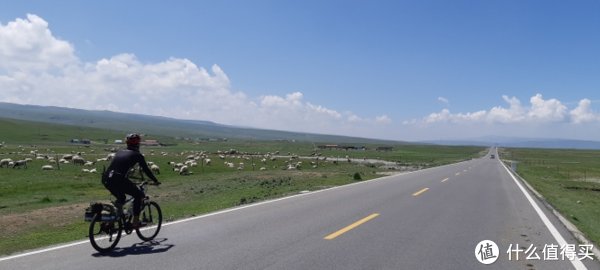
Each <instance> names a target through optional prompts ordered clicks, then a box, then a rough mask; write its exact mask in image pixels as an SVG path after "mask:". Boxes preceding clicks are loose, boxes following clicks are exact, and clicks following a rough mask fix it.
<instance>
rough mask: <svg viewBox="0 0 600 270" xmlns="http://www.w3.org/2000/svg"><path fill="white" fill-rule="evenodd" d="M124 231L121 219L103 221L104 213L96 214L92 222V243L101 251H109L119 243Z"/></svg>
mask: <svg viewBox="0 0 600 270" xmlns="http://www.w3.org/2000/svg"><path fill="white" fill-rule="evenodd" d="M122 231H123V224H122V223H121V220H115V221H102V214H96V215H94V217H93V219H92V222H91V223H90V230H89V238H90V243H91V244H92V247H94V248H95V249H96V250H97V251H99V252H100V253H105V252H109V251H111V250H112V249H114V248H115V247H116V246H117V243H119V240H120V239H121V232H122Z"/></svg>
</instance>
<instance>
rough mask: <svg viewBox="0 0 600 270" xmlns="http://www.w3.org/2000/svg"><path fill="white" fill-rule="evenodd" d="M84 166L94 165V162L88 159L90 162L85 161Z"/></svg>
mask: <svg viewBox="0 0 600 270" xmlns="http://www.w3.org/2000/svg"><path fill="white" fill-rule="evenodd" d="M83 166H87V167H90V166H94V162H92V161H88V162H86V163H84V164H83Z"/></svg>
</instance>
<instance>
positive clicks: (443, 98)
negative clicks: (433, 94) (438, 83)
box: [437, 97, 450, 104]
mask: <svg viewBox="0 0 600 270" xmlns="http://www.w3.org/2000/svg"><path fill="white" fill-rule="evenodd" d="M437 100H438V101H439V102H441V103H444V104H449V103H450V101H448V99H447V98H445V97H438V98H437Z"/></svg>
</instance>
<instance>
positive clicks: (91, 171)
mask: <svg viewBox="0 0 600 270" xmlns="http://www.w3.org/2000/svg"><path fill="white" fill-rule="evenodd" d="M97 172H98V170H96V168H93V169H91V170H90V173H97Z"/></svg>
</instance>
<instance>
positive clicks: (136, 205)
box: [122, 179, 145, 224]
mask: <svg viewBox="0 0 600 270" xmlns="http://www.w3.org/2000/svg"><path fill="white" fill-rule="evenodd" d="M124 180H125V181H123V189H122V190H123V192H124V193H125V194H129V195H131V196H132V197H133V223H134V224H139V216H140V212H141V211H142V200H143V199H144V196H145V195H144V193H143V192H142V191H141V190H140V189H139V188H138V187H137V186H136V185H135V184H134V183H133V182H131V181H130V180H129V179H124Z"/></svg>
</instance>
